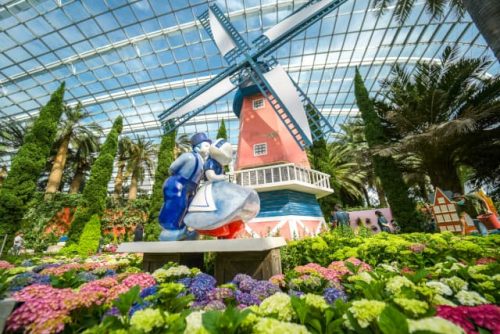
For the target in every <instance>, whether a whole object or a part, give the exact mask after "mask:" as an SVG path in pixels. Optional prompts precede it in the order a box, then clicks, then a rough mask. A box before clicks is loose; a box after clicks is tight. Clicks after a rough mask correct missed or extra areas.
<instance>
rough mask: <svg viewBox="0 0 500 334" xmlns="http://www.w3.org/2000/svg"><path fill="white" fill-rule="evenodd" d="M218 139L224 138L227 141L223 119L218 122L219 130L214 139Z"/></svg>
mask: <svg viewBox="0 0 500 334" xmlns="http://www.w3.org/2000/svg"><path fill="white" fill-rule="evenodd" d="M219 138H224V139H226V140H227V131H226V123H224V119H222V121H221V122H220V125H219V130H218V131H217V138H215V139H219Z"/></svg>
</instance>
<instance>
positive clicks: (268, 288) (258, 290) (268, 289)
mask: <svg viewBox="0 0 500 334" xmlns="http://www.w3.org/2000/svg"><path fill="white" fill-rule="evenodd" d="M277 292H281V290H280V288H279V287H278V286H276V285H274V284H272V283H270V282H268V281H257V282H255V284H254V287H253V288H252V290H251V291H250V294H251V295H253V296H255V297H257V298H259V299H260V300H264V299H266V298H267V297H269V296H272V295H274V294H275V293H277Z"/></svg>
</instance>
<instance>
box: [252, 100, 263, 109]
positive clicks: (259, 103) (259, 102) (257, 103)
mask: <svg viewBox="0 0 500 334" xmlns="http://www.w3.org/2000/svg"><path fill="white" fill-rule="evenodd" d="M252 102H253V110H257V109H263V108H264V99H255V100H253V101H252Z"/></svg>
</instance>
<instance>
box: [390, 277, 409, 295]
mask: <svg viewBox="0 0 500 334" xmlns="http://www.w3.org/2000/svg"><path fill="white" fill-rule="evenodd" d="M403 287H408V288H413V287H415V284H414V283H413V282H412V281H410V280H409V279H408V278H406V277H404V276H394V277H391V278H390V279H389V281H388V282H387V284H386V285H385V290H386V291H387V292H389V293H392V294H395V295H396V294H399V293H400V292H401V288H403Z"/></svg>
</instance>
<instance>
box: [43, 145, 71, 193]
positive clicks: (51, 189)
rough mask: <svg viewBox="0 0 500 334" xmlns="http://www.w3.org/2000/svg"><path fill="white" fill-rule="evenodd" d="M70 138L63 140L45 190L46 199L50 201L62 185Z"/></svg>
mask: <svg viewBox="0 0 500 334" xmlns="http://www.w3.org/2000/svg"><path fill="white" fill-rule="evenodd" d="M69 140H70V136H66V137H65V138H63V140H62V142H61V145H60V146H59V148H58V149H57V154H56V158H55V159H54V164H53V165H52V170H51V171H50V175H49V180H48V182H47V189H46V190H45V199H50V198H51V197H52V194H54V193H55V192H57V190H58V189H59V186H60V184H61V180H62V176H63V172H64V166H65V165H66V158H67V156H68V147H69Z"/></svg>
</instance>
